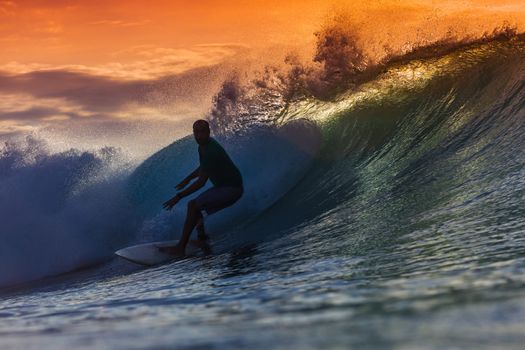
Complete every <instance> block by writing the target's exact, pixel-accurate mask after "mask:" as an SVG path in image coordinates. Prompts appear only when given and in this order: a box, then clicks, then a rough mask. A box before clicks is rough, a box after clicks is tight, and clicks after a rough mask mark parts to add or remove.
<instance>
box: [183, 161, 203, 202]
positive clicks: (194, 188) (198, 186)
mask: <svg viewBox="0 0 525 350" xmlns="http://www.w3.org/2000/svg"><path fill="white" fill-rule="evenodd" d="M197 170H199V172H198V179H197V181H194V182H193V183H192V184H191V185H190V187H188V188H187V189H185V190H184V191H180V192H179V193H177V195H176V196H178V197H179V199H182V198H184V197H186V196H189V195H190V194H192V193H193V192H195V191H198V190H200V189H201V188H202V186H204V185H205V184H206V181H208V174H206V173H205V172H204V171H201V170H200V168H199V169H197Z"/></svg>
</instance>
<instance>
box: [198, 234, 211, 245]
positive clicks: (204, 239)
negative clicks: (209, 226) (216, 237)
mask: <svg viewBox="0 0 525 350" xmlns="http://www.w3.org/2000/svg"><path fill="white" fill-rule="evenodd" d="M197 239H198V240H199V241H201V242H203V243H204V242H207V241H208V240H209V239H210V236H208V235H207V234H205V233H204V232H203V233H200V232H199V234H198V235H197Z"/></svg>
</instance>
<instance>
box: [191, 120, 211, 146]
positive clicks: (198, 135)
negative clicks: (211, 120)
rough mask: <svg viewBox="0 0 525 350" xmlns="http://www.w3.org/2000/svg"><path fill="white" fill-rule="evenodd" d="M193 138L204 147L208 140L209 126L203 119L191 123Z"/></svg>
mask: <svg viewBox="0 0 525 350" xmlns="http://www.w3.org/2000/svg"><path fill="white" fill-rule="evenodd" d="M193 136H195V141H197V143H198V144H199V145H205V144H206V143H208V140H209V139H210V124H208V122H207V121H206V120H204V119H199V120H197V121H196V122H195V123H193Z"/></svg>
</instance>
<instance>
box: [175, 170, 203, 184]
mask: <svg viewBox="0 0 525 350" xmlns="http://www.w3.org/2000/svg"><path fill="white" fill-rule="evenodd" d="M200 170H201V167H198V168H197V169H195V170H193V172H192V173H191V174H189V175H188V176H186V177H185V178H184V180H182V181H181V182H180V183H179V184H178V185H177V186H175V188H176V189H178V190H182V189H183V188H184V187H186V186H187V185H188V184H189V183H190V181H191V180H193V179H195V178H197V177H199V173H200Z"/></svg>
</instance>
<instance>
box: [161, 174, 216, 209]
mask: <svg viewBox="0 0 525 350" xmlns="http://www.w3.org/2000/svg"><path fill="white" fill-rule="evenodd" d="M206 181H208V175H207V174H206V173H205V172H203V171H200V170H199V178H198V179H197V181H195V182H193V183H192V184H191V185H190V187H188V188H187V189H185V190H184V191H181V192H179V193H177V194H176V195H175V196H173V197H172V198H170V199H169V200H167V201H166V202H164V203H163V204H162V206H163V207H164V209H166V210H170V209H171V208H173V206H174V205H175V204H177V203H178V202H179V201H180V200H181V199H182V198H184V197H186V196H189V195H190V194H192V193H193V192H195V191H198V190H199V189H201V188H202V186H204V185H205V184H206Z"/></svg>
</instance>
